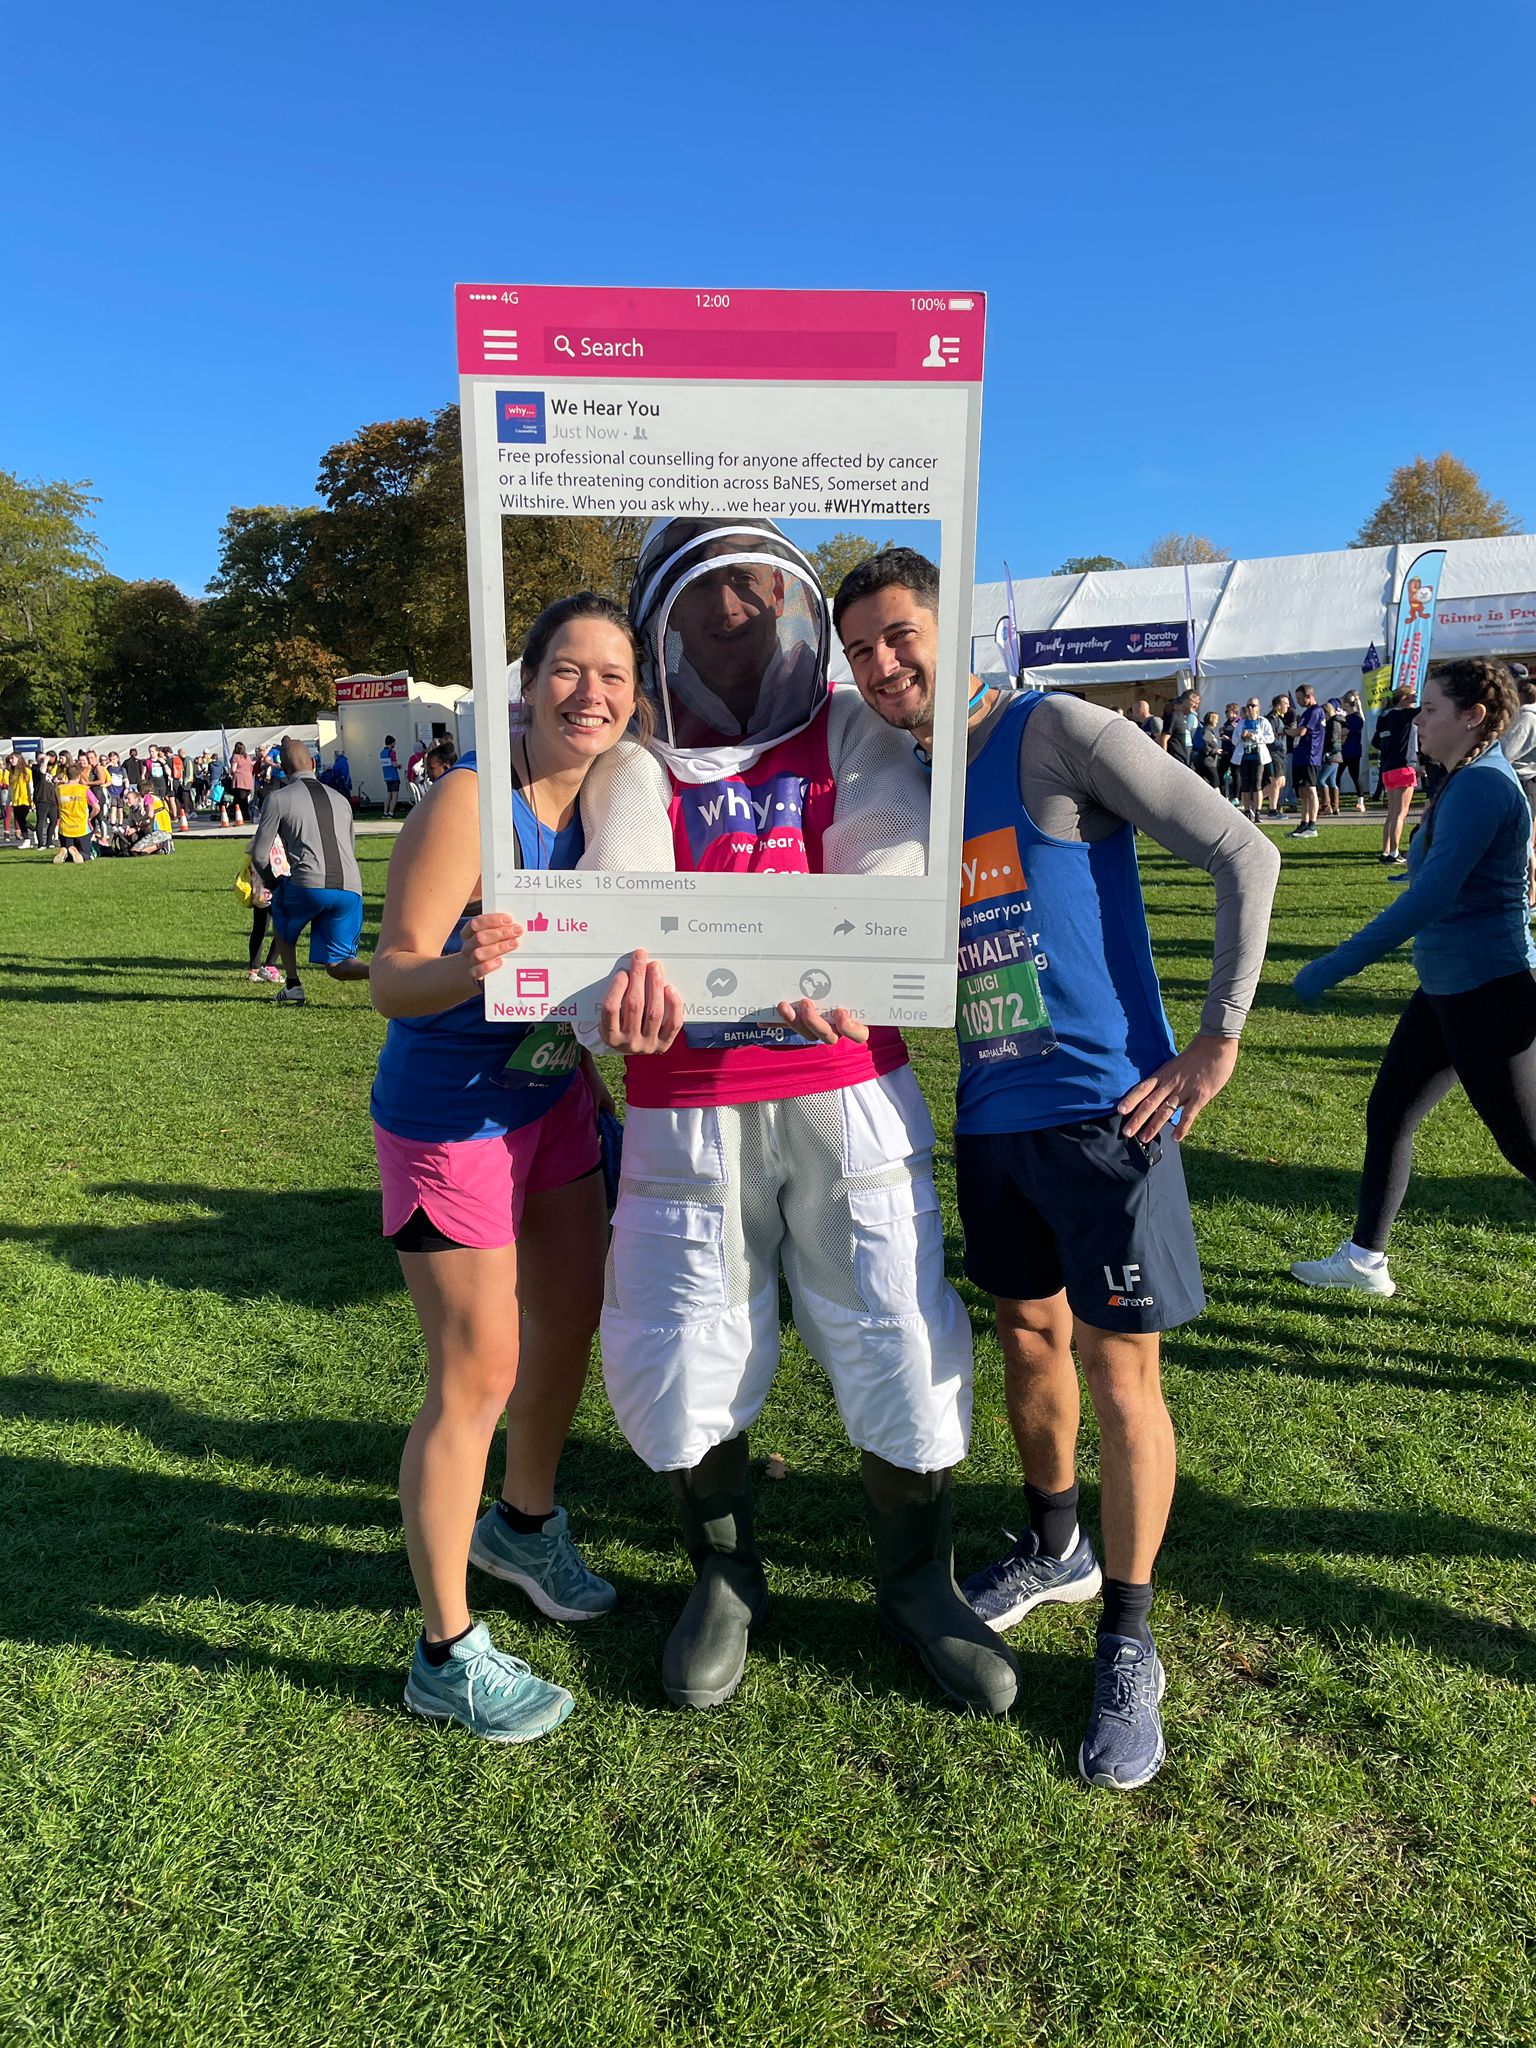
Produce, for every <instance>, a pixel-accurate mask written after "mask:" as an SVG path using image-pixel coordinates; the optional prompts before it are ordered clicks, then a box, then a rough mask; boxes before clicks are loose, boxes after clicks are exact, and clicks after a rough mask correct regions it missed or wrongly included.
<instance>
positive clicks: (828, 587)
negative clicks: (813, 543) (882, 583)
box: [811, 533, 877, 601]
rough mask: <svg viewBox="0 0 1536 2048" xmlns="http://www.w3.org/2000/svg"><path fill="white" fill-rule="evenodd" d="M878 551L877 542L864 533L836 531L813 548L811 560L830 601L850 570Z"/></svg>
mask: <svg viewBox="0 0 1536 2048" xmlns="http://www.w3.org/2000/svg"><path fill="white" fill-rule="evenodd" d="M876 552H877V550H876V547H875V543H874V542H873V541H872V540H870V539H869V537H868V536H867V535H866V534H862V533H834V534H833V536H832V538H831V539H830V540H824V541H823V542H822V544H821V546H820V547H819V548H812V549H811V560H812V562H813V563H814V564H815V566H816V574H817V575H818V576H819V577H820V579H821V587H822V589H823V590H824V591H825V592H826V593H827V597H828V600H829V601H830V600H831V599H832V598H834V597H836V595H837V587H838V585H839V584H840V583H841V582H842V580H843V578H844V577H845V576H846V575H847V574H848V571H849V570H850V569H857V568H858V566H859V564H860V562H867V561H868V560H869V558H870V556H871V555H872V554H874V553H876Z"/></svg>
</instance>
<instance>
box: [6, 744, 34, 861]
mask: <svg viewBox="0 0 1536 2048" xmlns="http://www.w3.org/2000/svg"><path fill="white" fill-rule="evenodd" d="M0 779H3V781H4V785H5V808H6V814H7V815H6V822H7V825H8V826H9V827H11V828H12V829H14V831H15V834H16V837H17V839H18V840H19V841H20V842H21V844H22V845H23V846H35V845H36V844H37V841H36V840H35V839H34V838H33V836H32V830H31V820H32V770H31V768H30V767H29V766H28V764H27V761H26V759H25V757H24V756H22V755H21V754H12V755H11V757H10V759H9V761H7V763H6V765H5V769H4V771H3V778H0Z"/></svg>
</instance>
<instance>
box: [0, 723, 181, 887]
mask: <svg viewBox="0 0 1536 2048" xmlns="http://www.w3.org/2000/svg"><path fill="white" fill-rule="evenodd" d="M139 765H141V766H142V767H143V768H145V769H147V766H148V764H147V763H145V764H139ZM155 768H156V770H157V773H155V774H149V773H147V772H144V773H141V775H140V777H139V779H137V780H135V781H132V782H130V781H129V780H128V778H127V776H126V775H125V773H124V770H123V767H122V764H121V763H120V762H119V761H118V757H117V756H116V755H115V754H113V755H110V756H109V757H107V759H105V760H103V759H101V758H100V757H99V756H98V755H97V754H95V753H94V752H91V751H90V750H87V751H85V752H83V753H79V754H71V753H70V752H68V751H67V750H64V751H60V752H49V753H47V754H44V755H42V756H40V757H38V758H36V759H29V758H28V757H27V756H26V755H23V754H19V753H15V752H12V753H11V754H9V755H8V756H7V757H6V759H5V762H4V764H3V766H0V797H3V818H0V824H3V827H4V834H3V836H4V837H5V838H6V839H7V840H10V841H13V842H14V843H15V844H17V845H18V846H20V847H24V848H25V847H41V848H44V849H46V848H49V847H52V848H53V849H54V856H53V858H54V865H55V866H56V867H63V866H65V865H68V864H71V863H74V864H81V865H83V864H84V863H85V862H86V861H88V860H96V859H98V858H99V857H100V856H102V855H103V854H141V853H169V852H171V851H172V849H173V846H174V843H175V842H174V840H173V839H172V836H171V835H172V831H173V828H174V820H173V817H172V813H171V808H170V804H171V801H172V795H171V789H170V784H169V777H168V770H167V768H166V766H165V765H163V764H162V763H160V762H158V761H157V762H156V763H155Z"/></svg>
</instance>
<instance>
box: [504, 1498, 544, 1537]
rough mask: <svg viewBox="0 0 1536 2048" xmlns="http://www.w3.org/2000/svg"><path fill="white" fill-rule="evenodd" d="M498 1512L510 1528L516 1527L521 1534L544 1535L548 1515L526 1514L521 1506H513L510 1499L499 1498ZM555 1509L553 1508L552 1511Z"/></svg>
mask: <svg viewBox="0 0 1536 2048" xmlns="http://www.w3.org/2000/svg"><path fill="white" fill-rule="evenodd" d="M496 1512H497V1514H498V1515H500V1517H501V1519H502V1520H503V1521H504V1522H505V1523H506V1525H507V1527H508V1528H509V1529H515V1530H516V1531H517V1533H518V1535H519V1536H542V1535H543V1533H544V1524H545V1523H546V1522H547V1521H548V1520H549V1516H548V1515H525V1514H524V1513H523V1511H522V1509H521V1508H515V1507H513V1505H512V1503H511V1501H509V1500H498V1501H497V1503H496ZM552 1512H553V1510H551V1513H552Z"/></svg>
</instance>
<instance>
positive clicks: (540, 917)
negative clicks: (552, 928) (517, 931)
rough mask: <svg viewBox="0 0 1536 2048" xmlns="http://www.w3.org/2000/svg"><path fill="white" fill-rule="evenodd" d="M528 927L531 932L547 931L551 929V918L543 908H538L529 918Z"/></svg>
mask: <svg viewBox="0 0 1536 2048" xmlns="http://www.w3.org/2000/svg"><path fill="white" fill-rule="evenodd" d="M528 929H529V931H531V932H547V931H548V930H549V919H548V918H547V917H546V916H545V915H544V913H543V911H542V910H536V911H535V912H534V913H533V915H532V917H530V918H529V920H528Z"/></svg>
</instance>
